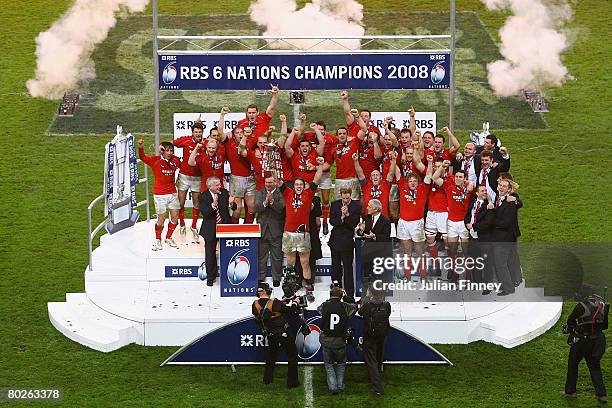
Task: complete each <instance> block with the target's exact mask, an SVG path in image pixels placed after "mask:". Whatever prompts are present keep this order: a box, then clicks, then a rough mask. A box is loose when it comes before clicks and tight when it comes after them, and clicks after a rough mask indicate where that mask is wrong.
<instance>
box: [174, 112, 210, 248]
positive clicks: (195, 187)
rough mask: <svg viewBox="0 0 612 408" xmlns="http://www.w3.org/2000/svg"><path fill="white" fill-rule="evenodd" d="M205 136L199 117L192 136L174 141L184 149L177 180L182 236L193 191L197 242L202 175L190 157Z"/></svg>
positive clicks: (192, 218)
mask: <svg viewBox="0 0 612 408" xmlns="http://www.w3.org/2000/svg"><path fill="white" fill-rule="evenodd" d="M203 134H204V124H203V123H202V120H201V119H200V118H199V117H198V119H196V121H195V122H194V123H193V125H192V126H191V136H182V137H179V138H177V139H174V141H173V143H174V146H176V147H181V148H183V157H182V158H181V167H180V169H179V174H178V178H177V179H176V188H177V189H178V199H179V203H180V205H181V209H180V210H179V223H180V233H181V235H186V234H187V227H186V226H185V200H186V199H187V192H188V191H189V190H191V201H192V204H193V208H192V215H191V233H192V235H193V239H195V240H196V241H198V240H199V238H200V234H199V232H198V229H197V224H198V207H199V202H200V189H201V186H202V177H201V176H202V173H201V172H200V169H199V168H198V167H195V166H190V165H189V156H191V152H192V151H193V149H195V147H196V145H197V144H198V143H201V142H202V135H203Z"/></svg>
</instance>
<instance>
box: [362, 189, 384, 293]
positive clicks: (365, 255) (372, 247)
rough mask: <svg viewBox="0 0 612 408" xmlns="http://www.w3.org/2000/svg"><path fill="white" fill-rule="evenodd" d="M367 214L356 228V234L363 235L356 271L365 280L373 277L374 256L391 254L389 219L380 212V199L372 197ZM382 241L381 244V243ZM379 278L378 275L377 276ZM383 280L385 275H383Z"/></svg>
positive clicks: (382, 256)
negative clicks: (359, 268) (359, 260)
mask: <svg viewBox="0 0 612 408" xmlns="http://www.w3.org/2000/svg"><path fill="white" fill-rule="evenodd" d="M366 208H367V212H368V213H367V214H366V215H365V216H364V217H363V222H361V223H360V224H359V228H357V236H359V237H363V243H360V242H357V245H359V244H362V245H361V265H362V270H361V271H358V273H359V272H360V273H361V274H362V276H363V277H364V278H365V279H363V280H362V281H363V283H364V285H365V284H366V281H367V280H372V279H374V274H373V270H374V258H376V257H381V258H384V257H390V256H392V251H391V249H392V247H391V221H390V220H389V218H387V217H385V216H384V215H382V214H381V211H382V203H381V202H380V200H377V199H372V200H370V201H368V204H367V207H366ZM381 243H382V244H381ZM378 278H380V277H378ZM383 278H384V279H385V282H388V281H387V277H386V276H385V277H383Z"/></svg>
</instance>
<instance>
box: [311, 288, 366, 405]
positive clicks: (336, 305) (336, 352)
mask: <svg viewBox="0 0 612 408" xmlns="http://www.w3.org/2000/svg"><path fill="white" fill-rule="evenodd" d="M329 295H330V298H329V299H328V300H326V301H325V302H323V304H321V306H319V307H318V309H317V311H318V312H319V314H321V331H322V333H321V335H320V337H319V341H320V343H321V346H323V362H324V364H325V370H326V371H327V386H328V388H329V390H330V391H331V392H332V394H337V393H338V392H340V391H343V390H344V371H345V370H346V343H347V341H351V340H352V341H351V344H352V345H353V347H356V348H357V347H358V346H359V345H358V344H357V343H356V341H355V339H354V337H353V336H352V331H351V330H350V329H349V326H348V322H349V319H350V318H351V317H352V316H353V315H354V314H355V312H356V311H357V305H356V304H354V303H348V302H344V301H343V296H345V293H344V290H342V288H341V287H339V284H338V283H337V282H335V283H333V284H332V285H331V287H330V292H329Z"/></svg>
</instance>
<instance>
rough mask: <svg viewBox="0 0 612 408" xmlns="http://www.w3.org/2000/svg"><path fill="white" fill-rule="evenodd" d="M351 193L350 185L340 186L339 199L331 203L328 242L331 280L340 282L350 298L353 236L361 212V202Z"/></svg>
mask: <svg viewBox="0 0 612 408" xmlns="http://www.w3.org/2000/svg"><path fill="white" fill-rule="evenodd" d="M351 194H352V190H351V188H350V187H345V188H341V189H340V199H339V200H336V201H334V202H333V203H332V205H331V209H330V215H329V221H330V224H331V225H332V226H333V229H332V232H331V236H330V238H329V242H328V245H329V248H330V249H331V258H332V281H338V283H340V284H342V285H343V288H344V290H345V291H346V294H347V296H349V297H350V298H352V297H353V296H354V295H355V281H354V279H353V258H354V255H355V253H354V249H355V239H354V236H355V227H357V224H359V217H360V214H361V204H360V203H359V201H357V200H351ZM343 276H344V281H343Z"/></svg>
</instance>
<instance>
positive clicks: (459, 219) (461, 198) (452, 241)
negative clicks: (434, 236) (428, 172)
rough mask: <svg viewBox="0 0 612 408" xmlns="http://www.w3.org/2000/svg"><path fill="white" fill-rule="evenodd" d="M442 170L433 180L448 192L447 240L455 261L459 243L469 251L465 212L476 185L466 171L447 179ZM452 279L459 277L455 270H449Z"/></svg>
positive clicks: (464, 249) (447, 162) (444, 165)
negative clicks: (466, 174) (468, 177)
mask: <svg viewBox="0 0 612 408" xmlns="http://www.w3.org/2000/svg"><path fill="white" fill-rule="evenodd" d="M449 165H450V162H449V161H444V163H443V164H442V167H448V166H449ZM440 175H441V172H439V171H436V172H435V173H434V174H433V177H432V181H433V182H434V184H436V185H437V186H438V187H442V189H443V190H444V191H445V193H446V202H447V209H448V221H447V222H448V227H447V236H446V242H447V245H448V256H449V257H450V258H451V259H452V260H453V263H454V261H455V258H456V257H457V252H458V247H459V243H461V249H462V251H463V254H464V255H466V254H467V253H468V240H469V237H470V234H469V232H468V230H467V228H466V227H465V222H464V220H465V214H466V213H467V210H468V207H469V206H470V198H471V193H472V191H473V190H474V185H473V184H472V183H470V182H469V181H468V180H466V177H465V171H464V170H457V171H456V172H455V174H454V175H453V177H449V178H447V179H446V180H444V179H442V177H440ZM449 276H450V278H451V280H456V279H457V274H455V273H454V271H449Z"/></svg>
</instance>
